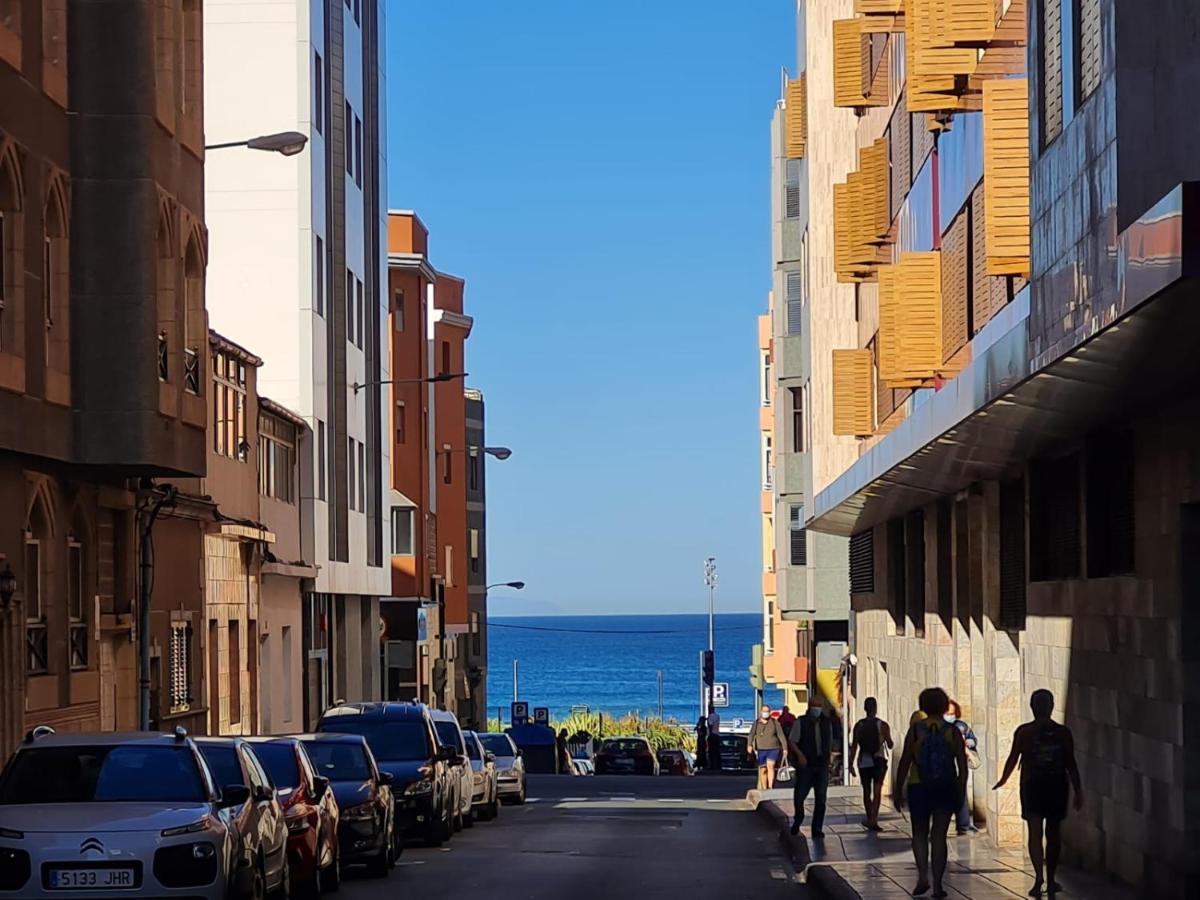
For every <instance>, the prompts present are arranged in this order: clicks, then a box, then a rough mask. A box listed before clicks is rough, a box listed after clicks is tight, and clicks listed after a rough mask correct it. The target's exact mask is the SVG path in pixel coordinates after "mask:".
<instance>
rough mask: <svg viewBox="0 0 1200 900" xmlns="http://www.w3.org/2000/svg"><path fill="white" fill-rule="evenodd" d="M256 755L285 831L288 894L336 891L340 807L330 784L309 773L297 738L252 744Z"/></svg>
mask: <svg viewBox="0 0 1200 900" xmlns="http://www.w3.org/2000/svg"><path fill="white" fill-rule="evenodd" d="M250 743H251V744H252V745H253V747H254V753H255V754H256V755H257V756H258V761H259V762H260V763H262V765H263V768H264V769H266V770H267V774H268V775H269V776H271V781H272V783H273V784H274V785H275V793H276V795H277V796H278V797H279V804H280V806H282V807H283V818H284V821H285V822H286V823H287V829H288V865H290V866H291V867H292V890H293V891H299V892H301V893H303V894H308V895H316V894H320V893H321V891H323V890H324V891H336V890H337V889H338V887H340V886H341V883H342V876H341V868H340V866H339V857H338V816H339V812H340V811H339V809H338V802H337V799H336V798H335V797H334V793H333V791H332V790H330V788H329V779H328V778H326V777H324V776H323V775H319V774H317V772H315V771H314V770H313V765H312V762H311V761H310V760H309V758H308V754H307V753H306V752H305V750H304V745H303V744H301V743H300V742H299V741H298V740H296V739H295V738H290V737H274V738H251V739H250Z"/></svg>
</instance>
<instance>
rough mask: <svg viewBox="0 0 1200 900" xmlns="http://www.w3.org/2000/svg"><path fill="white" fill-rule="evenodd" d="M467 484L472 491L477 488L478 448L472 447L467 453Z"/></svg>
mask: <svg viewBox="0 0 1200 900" xmlns="http://www.w3.org/2000/svg"><path fill="white" fill-rule="evenodd" d="M467 466H468V471H467V486H468V488H469V489H470V490H472V491H477V490H479V450H478V449H477V448H475V447H472V448H471V449H470V451H469V452H468V453H467Z"/></svg>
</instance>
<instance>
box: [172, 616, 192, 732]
mask: <svg viewBox="0 0 1200 900" xmlns="http://www.w3.org/2000/svg"><path fill="white" fill-rule="evenodd" d="M167 664H168V668H169V674H168V678H169V679H170V682H169V684H168V685H167V695H168V697H169V700H170V704H171V712H173V713H177V712H186V711H187V710H188V709H190V708H191V705H192V626H191V625H190V624H189V623H187V622H172V623H171V643H170V645H169V647H168V649H167Z"/></svg>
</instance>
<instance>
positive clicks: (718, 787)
mask: <svg viewBox="0 0 1200 900" xmlns="http://www.w3.org/2000/svg"><path fill="white" fill-rule="evenodd" d="M751 787H753V782H752V780H750V779H745V778H732V777H731V778H724V777H695V778H682V777H665V776H664V777H659V778H651V777H641V776H627V777H621V776H600V777H594V778H568V777H563V776H552V775H543V776H530V778H529V796H530V800H529V803H528V804H527V805H526V806H524V807H519V806H505V807H504V808H503V811H502V812H501V814H500V818H499V819H498V820H497V821H495V822H491V823H487V822H485V823H480V824H478V825H476V826H475V827H474V828H473V829H471V830H469V831H464V832H463V833H461V834H458V835H455V837H454V840H453V841H451V842H450V843H449V844H447V845H446V846H444V847H441V848H436V849H431V848H427V847H420V846H409V847H408V848H407V849H405V851H404V855H403V856H402V857H401V859H400V865H399V868H398V870H397V871H396V872H395V873H394V874H393V875H392V877H391V878H389V879H387V880H381V881H375V880H373V879H371V878H369V877H367V876H366V874H365V873H362V874H360V873H358V872H351V873H348V875H349V877H348V878H347V880H346V882H345V884H344V886H343V888H342V894H343V896H345V897H347V898H352V900H366V898H382V897H391V896H395V895H396V893H397V892H403V893H406V894H407V893H410V892H411V894H412V895H413V896H425V897H447V896H450V895H451V893H453V894H455V895H456V896H473V895H474V896H484V897H489V898H510V897H521V898H542V897H547V898H549V897H554V898H562V897H575V898H578V897H588V898H590V897H608V898H622V897H637V898H639V900H641V898H645V900H649V898H659V897H662V898H667V897H669V898H672V900H676V898H680V897H704V898H707V897H714V898H715V897H719V898H722V900H734V898H751V897H753V898H755V900H771V898H784V897H789V898H796V897H798V896H799V897H802V898H803V897H806V896H808V895H807V893H805V892H804V891H805V889H803V888H801V887H799V886H798V885H797V884H796V883H795V880H794V875H793V871H792V869H791V866H790V863H789V861H788V860H787V858H786V857H785V855H784V852H783V848H782V846H781V845H780V843H779V840H778V836H777V835H776V833H775V832H774V831H773V830H772V829H771V827H770V826H769V825H768V823H767V821H766V819H764V818H763V817H762V816H760V815H759V814H758V813H757V812H755V811H754V810H753V809H752V808H751V807H750V806H749V805H748V804H747V803H746V802H745V799H744V798H745V794H746V791H747V789H749V788H751ZM476 892H478V893H476ZM797 892H800V893H797Z"/></svg>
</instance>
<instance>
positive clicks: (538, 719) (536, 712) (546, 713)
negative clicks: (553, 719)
mask: <svg viewBox="0 0 1200 900" xmlns="http://www.w3.org/2000/svg"><path fill="white" fill-rule="evenodd" d="M533 723H534V724H535V725H549V724H550V708H549V707H546V706H535V707H534V709H533Z"/></svg>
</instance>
